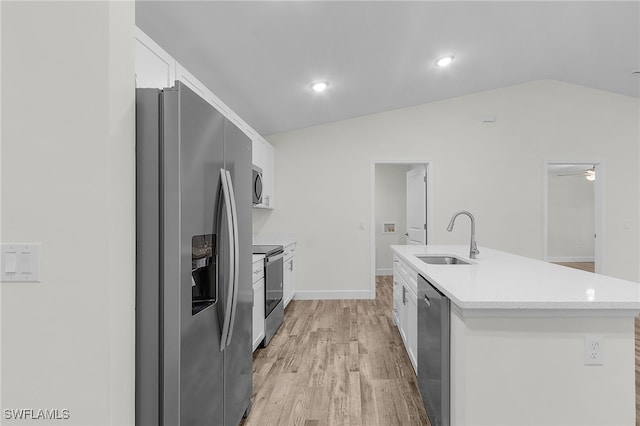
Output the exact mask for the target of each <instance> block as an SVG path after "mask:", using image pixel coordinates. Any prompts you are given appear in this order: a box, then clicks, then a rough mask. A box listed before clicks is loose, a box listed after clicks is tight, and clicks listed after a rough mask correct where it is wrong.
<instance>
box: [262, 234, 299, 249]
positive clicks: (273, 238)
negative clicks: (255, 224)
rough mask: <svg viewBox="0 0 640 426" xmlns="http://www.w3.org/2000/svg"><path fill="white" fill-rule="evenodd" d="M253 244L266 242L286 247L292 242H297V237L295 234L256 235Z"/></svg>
mask: <svg viewBox="0 0 640 426" xmlns="http://www.w3.org/2000/svg"><path fill="white" fill-rule="evenodd" d="M253 244H266V245H277V246H282V247H286V246H289V245H291V244H296V237H295V235H290V234H268V235H254V236H253Z"/></svg>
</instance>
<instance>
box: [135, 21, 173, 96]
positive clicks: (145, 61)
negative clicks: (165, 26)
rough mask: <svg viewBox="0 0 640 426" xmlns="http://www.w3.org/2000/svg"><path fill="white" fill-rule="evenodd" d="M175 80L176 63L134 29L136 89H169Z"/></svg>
mask: <svg viewBox="0 0 640 426" xmlns="http://www.w3.org/2000/svg"><path fill="white" fill-rule="evenodd" d="M175 79H176V61H175V60H174V59H173V58H172V57H171V55H169V54H168V53H167V52H165V51H164V50H163V49H162V48H161V47H160V46H158V45H157V44H156V43H155V42H154V41H153V40H151V39H150V38H149V37H148V36H147V35H146V34H145V33H143V32H142V31H140V29H139V28H136V87H155V88H158V89H161V88H163V87H171V86H173V82H174V81H175Z"/></svg>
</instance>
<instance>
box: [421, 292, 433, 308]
mask: <svg viewBox="0 0 640 426" xmlns="http://www.w3.org/2000/svg"><path fill="white" fill-rule="evenodd" d="M423 300H424V303H426V304H427V306H431V300H429V298H428V297H427V295H426V294H425V295H424V299H423Z"/></svg>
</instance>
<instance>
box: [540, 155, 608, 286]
mask: <svg viewBox="0 0 640 426" xmlns="http://www.w3.org/2000/svg"><path fill="white" fill-rule="evenodd" d="M559 164H571V165H576V166H595V168H596V180H595V182H594V191H595V194H594V232H595V234H596V237H595V241H594V263H595V271H596V273H599V274H604V273H605V270H606V267H605V265H606V262H605V251H604V247H605V242H606V227H605V223H606V222H605V208H604V206H605V190H604V189H605V188H606V186H605V181H606V166H605V161H604V160H594V161H584V160H579V161H550V160H545V161H544V165H543V170H542V182H543V183H542V250H543V252H542V258H543V259H544V261H545V262H548V261H549V166H551V165H559Z"/></svg>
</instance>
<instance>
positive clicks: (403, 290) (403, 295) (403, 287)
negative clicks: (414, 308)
mask: <svg viewBox="0 0 640 426" xmlns="http://www.w3.org/2000/svg"><path fill="white" fill-rule="evenodd" d="M402 304H403V305H406V304H407V288H406V287H405V286H402Z"/></svg>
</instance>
